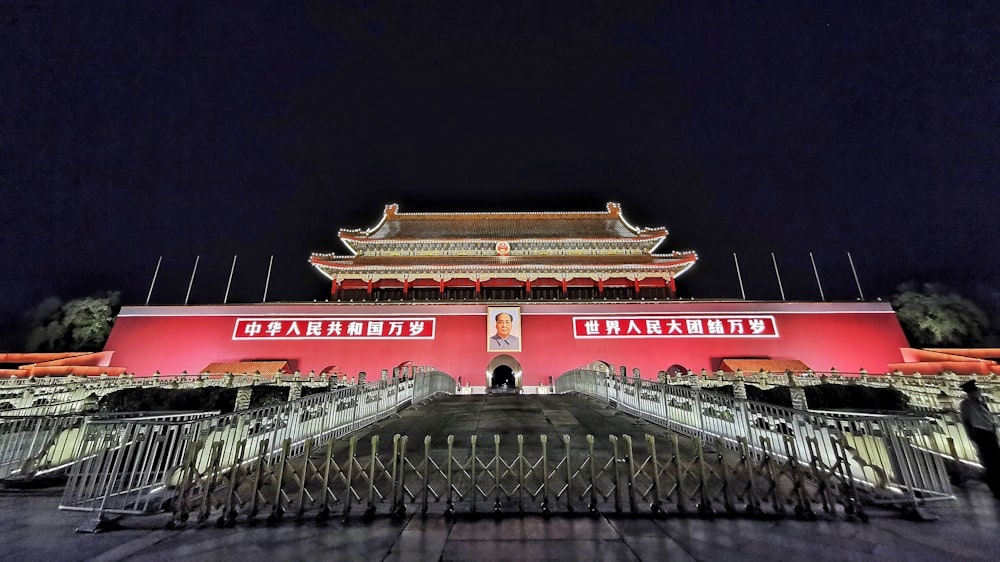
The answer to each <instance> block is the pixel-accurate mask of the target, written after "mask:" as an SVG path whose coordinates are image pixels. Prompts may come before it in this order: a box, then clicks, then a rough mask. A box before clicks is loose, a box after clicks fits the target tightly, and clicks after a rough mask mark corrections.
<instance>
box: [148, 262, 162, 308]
mask: <svg viewBox="0 0 1000 562" xmlns="http://www.w3.org/2000/svg"><path fill="white" fill-rule="evenodd" d="M162 261H163V256H160V259H158V260H156V269H155V270H154V271H153V282H152V283H150V284H149V293H147V294H146V306H149V299H151V298H153V285H156V276H157V274H159V273H160V263H161V262H162Z"/></svg>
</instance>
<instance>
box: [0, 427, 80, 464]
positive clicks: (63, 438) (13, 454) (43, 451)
mask: <svg viewBox="0 0 1000 562" xmlns="http://www.w3.org/2000/svg"><path fill="white" fill-rule="evenodd" d="M84 418H85V416H83V415H68V416H7V417H2V418H0V479H3V480H6V479H8V478H18V477H24V476H26V475H36V474H38V473H39V471H43V472H44V471H49V470H57V469H58V468H60V467H62V466H63V465H64V464H66V463H68V462H71V459H72V458H73V454H74V451H73V448H74V447H75V445H76V440H75V439H74V438H72V437H71V435H72V434H74V433H79V432H80V431H81V429H82V427H83V424H84Z"/></svg>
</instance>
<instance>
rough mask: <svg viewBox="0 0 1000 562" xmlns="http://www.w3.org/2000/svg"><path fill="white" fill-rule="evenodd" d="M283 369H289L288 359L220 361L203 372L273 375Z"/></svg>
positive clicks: (210, 364) (211, 364)
mask: <svg viewBox="0 0 1000 562" xmlns="http://www.w3.org/2000/svg"><path fill="white" fill-rule="evenodd" d="M281 371H288V361H231V362H218V363H209V365H208V366H207V367H205V368H204V369H202V370H201V372H202V373H233V374H236V375H244V374H245V375H252V374H254V373H260V374H262V375H273V374H275V373H278V372H281Z"/></svg>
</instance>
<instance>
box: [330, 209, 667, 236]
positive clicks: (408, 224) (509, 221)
mask: <svg viewBox="0 0 1000 562" xmlns="http://www.w3.org/2000/svg"><path fill="white" fill-rule="evenodd" d="M398 209H399V207H398V205H388V206H386V211H385V215H384V216H383V218H382V220H381V221H380V222H379V223H378V224H377V225H376V226H375V227H373V228H370V229H367V230H362V229H355V230H348V229H344V230H341V231H340V236H341V238H347V239H352V240H389V239H392V240H426V239H437V240H440V239H459V240H468V239H485V240H519V239H558V238H572V239H614V238H618V239H621V238H662V237H665V236H666V235H667V230H666V229H665V228H662V227H660V228H635V227H633V226H631V225H630V224H628V223H627V222H626V221H625V220H624V218H622V216H621V208H620V207H619V206H618V205H617V204H615V203H609V204H608V210H607V211H603V212H563V213H540V212H496V213H400V212H399V210H398Z"/></svg>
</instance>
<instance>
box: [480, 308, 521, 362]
mask: <svg viewBox="0 0 1000 562" xmlns="http://www.w3.org/2000/svg"><path fill="white" fill-rule="evenodd" d="M486 333H487V334H489V335H488V336H487V339H486V350H487V351H521V309H520V308H519V307H516V306H491V307H489V308H488V309H487V313H486Z"/></svg>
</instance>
